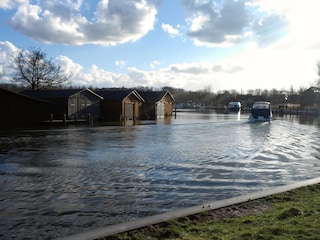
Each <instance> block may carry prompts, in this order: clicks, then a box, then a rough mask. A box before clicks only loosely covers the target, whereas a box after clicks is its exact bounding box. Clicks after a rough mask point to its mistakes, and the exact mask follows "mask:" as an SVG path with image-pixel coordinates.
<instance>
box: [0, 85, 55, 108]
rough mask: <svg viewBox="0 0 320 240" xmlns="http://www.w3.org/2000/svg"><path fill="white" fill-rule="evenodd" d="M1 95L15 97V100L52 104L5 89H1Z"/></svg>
mask: <svg viewBox="0 0 320 240" xmlns="http://www.w3.org/2000/svg"><path fill="white" fill-rule="evenodd" d="M0 94H1V95H5V96H11V97H14V98H20V99H25V100H30V101H34V102H39V103H47V104H48V103H50V102H47V101H44V100H40V99H38V98H34V97H32V96H27V95H24V94H20V93H15V92H12V91H9V90H6V89H3V88H0Z"/></svg>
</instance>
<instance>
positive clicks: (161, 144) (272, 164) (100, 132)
mask: <svg viewBox="0 0 320 240" xmlns="http://www.w3.org/2000/svg"><path fill="white" fill-rule="evenodd" d="M247 118H248V115H246V114H216V113H213V112H210V113H194V112H190V113H183V112H181V113H178V115H177V118H176V119H174V118H173V119H171V120H165V121H164V120H159V121H158V122H157V123H153V124H145V125H136V126H97V127H91V128H89V127H85V126H82V127H81V126H80V127H68V128H60V129H42V130H21V131H14V132H13V131H11V132H9V131H6V132H0V190H1V195H0V212H1V218H0V239H54V238H58V237H63V236H68V235H71V234H75V233H79V232H82V231H87V230H91V229H94V228H98V227H104V226H108V225H111V224H116V223H119V222H124V221H128V220H133V219H136V218H141V217H144V216H150V215H154V214H158V213H163V212H167V211H171V210H177V209H181V208H185V207H190V206H194V205H200V204H203V203H206V202H212V201H215V200H221V199H226V198H230V197H235V196H239V195H243V194H247V193H249V192H254V191H258V190H262V189H265V188H268V187H272V186H279V185H285V184H290V183H293V182H297V181H301V180H306V179H310V178H315V177H318V176H319V173H320V146H319V140H320V131H319V130H320V129H319V128H320V127H319V124H315V123H314V121H312V120H310V119H307V120H303V119H300V118H299V117H285V118H278V119H275V120H274V121H273V122H272V123H264V124H248V123H247Z"/></svg>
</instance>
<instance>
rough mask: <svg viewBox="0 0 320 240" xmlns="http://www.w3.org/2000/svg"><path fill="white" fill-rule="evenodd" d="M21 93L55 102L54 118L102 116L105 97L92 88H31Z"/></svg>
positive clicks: (52, 110)
mask: <svg viewBox="0 0 320 240" xmlns="http://www.w3.org/2000/svg"><path fill="white" fill-rule="evenodd" d="M21 94H23V95H26V96H30V97H33V98H37V99H42V100H46V101H49V102H52V103H53V107H52V109H51V113H52V114H53V119H63V117H64V114H66V117H67V118H68V119H73V118H74V117H75V116H77V117H78V119H86V118H87V117H88V114H90V115H91V116H92V117H93V119H99V118H100V101H101V100H102V99H103V98H102V97H101V96H99V95H98V94H97V93H95V92H93V91H91V90H90V89H88V88H86V89H59V90H35V91H34V90H30V91H23V92H21Z"/></svg>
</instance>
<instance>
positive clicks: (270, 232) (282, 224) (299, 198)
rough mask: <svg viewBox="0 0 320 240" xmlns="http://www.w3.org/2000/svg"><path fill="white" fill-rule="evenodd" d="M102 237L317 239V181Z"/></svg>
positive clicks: (319, 214)
mask: <svg viewBox="0 0 320 240" xmlns="http://www.w3.org/2000/svg"><path fill="white" fill-rule="evenodd" d="M103 239H105V240H141V239H150V240H153V239H182V240H207V239H211V240H218V239H219V240H220V239H221V240H228V239H246V240H247V239H261V240H263V239H283V240H287V239H299V240H300V239H314V240H315V239H320V184H315V185H311V186H307V187H302V188H298V189H295V190H292V191H288V192H284V193H280V194H275V195H271V196H268V197H265V198H261V199H258V200H252V201H248V202H245V203H241V204H237V205H232V206H229V207H225V208H220V209H216V210H211V211H208V212H203V213H200V214H196V215H192V216H188V217H183V218H179V219H176V220H171V221H167V222H163V223H159V224H156V225H152V226H148V227H144V228H140V229H136V230H132V231H129V232H124V233H120V234H116V235H112V236H107V237H105V238H103Z"/></svg>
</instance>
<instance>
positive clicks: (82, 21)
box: [0, 0, 320, 92]
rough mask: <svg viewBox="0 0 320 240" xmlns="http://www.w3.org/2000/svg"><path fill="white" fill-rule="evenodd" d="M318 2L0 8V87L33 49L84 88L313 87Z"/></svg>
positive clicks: (43, 3)
mask: <svg viewBox="0 0 320 240" xmlns="http://www.w3.org/2000/svg"><path fill="white" fill-rule="evenodd" d="M319 9H320V1H318V0H306V1H299V0H296V1H292V0H237V1H236V0H217V1H213V0H94V1H84V0H33V1H32V0H2V1H1V3H0V30H1V31H0V32H1V34H0V73H1V74H2V77H1V79H0V81H1V82H10V79H11V76H12V56H13V55H14V54H15V53H16V51H17V50H19V49H23V50H26V49H28V48H29V47H39V48H41V49H42V50H44V51H45V52H46V53H47V55H48V57H50V58H52V59H54V60H55V61H56V63H58V64H60V65H61V67H62V68H63V70H64V71H65V72H66V73H71V74H72V78H71V79H70V83H69V84H72V85H74V86H86V87H90V86H93V87H123V86H124V87H139V86H146V87H153V88H154V89H159V88H161V87H163V86H170V87H175V88H183V89H185V90H194V91H196V90H203V89H208V88H210V89H211V90H212V91H213V92H217V91H221V90H233V89H234V90H237V91H246V90H249V89H269V90H270V89H273V88H275V89H278V90H281V89H286V90H288V89H290V88H291V87H293V88H294V89H296V90H298V89H299V88H300V87H309V86H310V85H312V84H314V83H315V81H316V79H317V78H318V76H317V69H316V63H317V62H318V60H320V34H319V33H318V31H317V29H319V26H318V23H319V22H320V15H319V14H318V10H319Z"/></svg>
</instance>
